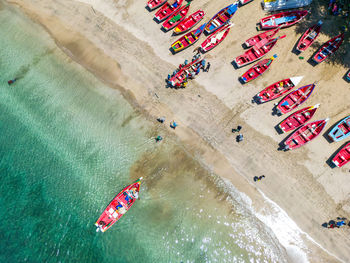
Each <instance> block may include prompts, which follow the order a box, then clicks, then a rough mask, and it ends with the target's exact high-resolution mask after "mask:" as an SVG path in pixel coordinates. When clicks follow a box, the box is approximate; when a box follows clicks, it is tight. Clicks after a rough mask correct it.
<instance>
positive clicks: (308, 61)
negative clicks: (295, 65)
mask: <svg viewBox="0 0 350 263" xmlns="http://www.w3.org/2000/svg"><path fill="white" fill-rule="evenodd" d="M315 55H316V52H315V53H314V54H312V56H311V57H310V58H309V59H308V60H307V63H309V64H310V65H311V66H313V67H316V66H317V64H318V63H317V62H315V60H313V59H312V58H313V57H314V56H315Z"/></svg>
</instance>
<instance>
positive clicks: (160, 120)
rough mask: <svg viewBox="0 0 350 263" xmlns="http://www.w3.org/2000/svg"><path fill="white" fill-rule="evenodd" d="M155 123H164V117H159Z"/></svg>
mask: <svg viewBox="0 0 350 263" xmlns="http://www.w3.org/2000/svg"><path fill="white" fill-rule="evenodd" d="M157 121H159V122H160V123H164V122H165V117H164V116H162V117H159V118H158V119H157Z"/></svg>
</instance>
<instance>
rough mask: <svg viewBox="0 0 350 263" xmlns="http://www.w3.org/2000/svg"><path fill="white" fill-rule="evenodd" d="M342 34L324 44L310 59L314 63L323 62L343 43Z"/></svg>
mask: <svg viewBox="0 0 350 263" xmlns="http://www.w3.org/2000/svg"><path fill="white" fill-rule="evenodd" d="M343 40H344V33H341V34H339V35H337V36H335V37H333V38H332V39H330V40H328V41H327V42H326V43H324V44H323V45H322V46H321V47H320V49H319V50H318V51H317V53H316V54H315V56H314V57H313V58H312V59H313V60H314V61H315V62H316V63H321V62H323V61H324V60H325V59H326V58H327V57H329V56H330V55H332V54H333V53H335V52H336V51H337V50H338V48H339V47H340V45H341V44H342V43H343Z"/></svg>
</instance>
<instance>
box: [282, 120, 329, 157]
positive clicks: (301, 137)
mask: <svg viewBox="0 0 350 263" xmlns="http://www.w3.org/2000/svg"><path fill="white" fill-rule="evenodd" d="M328 120H329V119H325V120H318V121H314V122H310V123H308V124H305V125H303V126H301V127H300V128H299V129H297V130H296V131H295V132H293V133H292V134H291V135H290V136H289V137H288V139H287V140H286V141H285V142H284V150H285V151H286V150H293V149H296V148H299V147H300V146H303V145H304V144H306V143H308V142H309V141H312V140H313V139H315V138H316V137H317V136H318V135H320V134H321V132H322V131H323V129H324V127H326V124H327V122H328Z"/></svg>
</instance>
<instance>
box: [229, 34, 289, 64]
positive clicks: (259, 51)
mask: <svg viewBox="0 0 350 263" xmlns="http://www.w3.org/2000/svg"><path fill="white" fill-rule="evenodd" d="M285 36H286V35H283V36H281V37H276V38H273V39H271V40H268V39H267V38H265V39H263V40H261V41H260V42H258V43H257V44H256V45H255V46H253V47H252V48H250V49H249V50H247V51H246V52H245V53H244V54H243V55H240V56H238V57H236V58H235V59H234V62H235V64H236V65H237V67H243V66H245V65H248V64H250V63H253V62H255V61H257V60H258V59H261V58H262V57H264V56H265V55H266V54H267V53H269V52H270V51H271V49H272V48H273V47H274V46H275V45H276V44H277V41H278V40H279V39H282V38H284V37H285Z"/></svg>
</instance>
